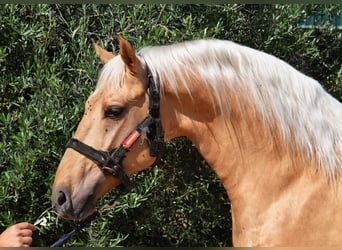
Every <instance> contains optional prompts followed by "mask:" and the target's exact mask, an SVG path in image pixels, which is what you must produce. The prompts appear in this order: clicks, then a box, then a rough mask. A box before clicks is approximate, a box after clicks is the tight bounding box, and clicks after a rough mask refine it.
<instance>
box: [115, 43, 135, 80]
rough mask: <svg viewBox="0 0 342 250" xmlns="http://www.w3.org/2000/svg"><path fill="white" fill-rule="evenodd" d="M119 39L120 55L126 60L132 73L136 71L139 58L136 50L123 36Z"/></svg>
mask: <svg viewBox="0 0 342 250" xmlns="http://www.w3.org/2000/svg"><path fill="white" fill-rule="evenodd" d="M118 40H119V45H120V55H121V58H122V60H123V61H124V63H125V64H126V65H127V67H128V68H129V70H130V71H131V72H132V73H136V72H137V61H138V58H137V56H136V54H135V51H134V49H133V47H132V45H131V44H130V43H129V42H128V41H126V40H125V39H123V38H122V37H119V38H118Z"/></svg>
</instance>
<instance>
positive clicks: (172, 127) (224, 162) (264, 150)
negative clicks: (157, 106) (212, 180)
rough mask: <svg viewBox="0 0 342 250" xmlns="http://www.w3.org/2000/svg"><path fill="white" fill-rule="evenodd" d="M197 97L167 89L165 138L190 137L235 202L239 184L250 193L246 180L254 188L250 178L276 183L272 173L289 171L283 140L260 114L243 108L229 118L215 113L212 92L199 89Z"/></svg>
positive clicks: (164, 122) (163, 111) (164, 110)
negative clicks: (267, 130)
mask: <svg viewBox="0 0 342 250" xmlns="http://www.w3.org/2000/svg"><path fill="white" fill-rule="evenodd" d="M193 96H194V98H193V99H192V98H190V97H189V96H188V94H187V93H186V91H183V92H182V90H180V91H179V93H178V97H179V98H178V97H177V96H176V95H174V94H173V92H172V90H171V89H169V91H168V89H167V88H166V93H165V94H164V95H163V97H162V100H161V101H162V105H161V108H162V114H167V117H164V119H163V125H164V128H165V133H166V134H165V137H166V139H167V140H168V139H172V138H174V137H177V136H187V137H188V138H189V139H190V140H191V141H192V142H193V143H194V144H195V146H196V148H197V149H198V150H199V152H200V153H201V155H202V156H203V157H204V158H205V160H206V161H207V162H208V164H209V165H210V166H211V167H212V168H213V170H214V171H215V172H216V174H217V175H218V177H219V178H220V179H221V181H222V183H223V185H224V186H225V188H226V190H227V192H228V194H229V196H230V198H231V199H232V198H233V197H232V196H234V194H235V193H236V192H237V191H238V190H237V189H238V186H240V185H241V188H242V189H244V187H243V185H244V184H243V183H244V182H246V183H249V184H251V182H250V181H248V180H247V179H248V176H251V177H252V178H253V179H255V178H256V179H257V181H258V182H259V184H260V183H261V182H262V181H265V182H268V183H269V180H268V179H271V180H272V179H274V177H273V176H272V172H273V173H274V174H275V175H276V174H279V172H281V171H282V170H281V169H282V168H288V166H289V164H290V162H289V159H290V158H289V157H288V155H287V154H286V152H285V150H284V148H282V144H281V142H280V139H279V138H280V136H279V135H278V133H276V132H275V133H273V134H270V133H267V132H265V131H266V130H265V129H264V127H263V125H262V124H261V121H260V120H258V119H257V118H256V117H255V115H253V114H251V113H249V112H248V110H247V109H246V110H245V112H244V114H243V115H242V114H241V112H240V110H239V108H238V107H235V108H236V110H235V111H234V109H235V108H234V107H231V112H230V115H229V117H227V116H226V115H224V114H222V113H221V112H220V111H219V110H217V109H216V110H215V109H213V105H212V103H211V100H212V98H211V97H210V96H208V95H207V93H206V91H203V90H199V91H198V92H196V93H194V95H193ZM231 100H232V99H231ZM232 106H233V104H232ZM276 165H279V166H276ZM265 173H267V175H265ZM258 175H260V177H258ZM266 177H267V178H266ZM269 184H270V183H269Z"/></svg>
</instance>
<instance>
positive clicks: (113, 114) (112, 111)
mask: <svg viewBox="0 0 342 250" xmlns="http://www.w3.org/2000/svg"><path fill="white" fill-rule="evenodd" d="M124 111H125V109H124V108H123V107H120V106H109V107H107V108H106V110H105V112H104V116H105V118H111V119H119V118H120V117H121V116H122V114H123V113H124Z"/></svg>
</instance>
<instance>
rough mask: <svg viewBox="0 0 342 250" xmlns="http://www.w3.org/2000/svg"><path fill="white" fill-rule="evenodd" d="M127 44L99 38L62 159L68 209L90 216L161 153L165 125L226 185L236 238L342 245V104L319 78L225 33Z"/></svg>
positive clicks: (62, 197) (59, 204) (57, 189)
mask: <svg viewBox="0 0 342 250" xmlns="http://www.w3.org/2000/svg"><path fill="white" fill-rule="evenodd" d="M119 44H120V55H117V56H114V55H113V54H111V53H109V52H107V51H105V50H104V49H102V48H100V47H99V46H98V45H97V44H95V43H94V46H95V49H96V52H97V54H98V55H99V57H100V59H101V60H102V61H103V63H105V65H104V68H103V70H102V73H101V75H100V77H99V80H98V83H97V86H96V90H95V91H94V93H93V94H92V95H91V96H90V97H89V98H88V100H87V102H86V104H85V113H84V116H83V118H82V120H81V122H80V123H79V125H78V128H77V130H76V132H75V135H74V138H73V139H71V141H69V143H68V148H67V149H66V151H65V154H64V156H63V158H62V160H61V162H60V165H59V167H58V169H57V173H56V176H55V181H54V185H53V193H52V202H53V205H54V206H55V207H56V209H57V211H58V212H59V214H60V215H61V216H63V217H65V218H69V219H82V218H84V217H86V216H88V215H89V214H91V213H92V212H93V211H94V209H95V204H96V202H97V200H98V199H99V198H100V197H101V196H103V195H104V194H105V193H107V192H109V191H110V190H111V189H112V188H114V187H116V186H118V185H119V184H120V187H121V188H122V189H123V190H124V191H127V190H128V189H129V178H128V176H129V175H132V174H133V173H136V172H138V171H140V170H142V169H145V168H147V167H149V166H150V165H151V164H153V162H154V161H155V159H156V157H157V158H159V151H160V150H161V145H160V144H161V143H160V142H161V141H162V142H163V136H164V140H165V141H167V140H170V139H172V138H175V137H178V136H187V137H188V138H189V139H190V140H191V141H192V142H193V143H194V144H195V146H196V147H197V149H198V150H199V152H200V153H201V155H202V156H203V157H204V158H205V160H206V161H207V162H208V163H209V165H210V166H211V167H212V169H213V170H214V171H215V173H216V174H217V176H218V177H219V178H220V180H221V181H222V183H223V185H224V187H225V189H226V191H227V194H228V196H229V198H230V201H231V205H232V208H231V213H232V221H233V243H234V245H236V246H319V245H341V244H342V237H341V233H342V195H341V190H340V189H341V182H340V179H339V175H340V169H341V167H340V165H341V159H340V156H341V149H342V122H341V120H342V106H341V104H340V103H339V102H338V101H337V100H335V99H334V98H333V97H332V96H330V95H329V94H328V93H327V92H326V91H325V90H324V89H323V88H322V87H321V85H320V84H319V83H318V82H317V81H315V80H313V79H311V78H310V77H308V76H305V75H304V74H302V73H300V72H298V71H297V70H295V69H294V68H292V67H291V66H290V65H288V64H287V63H285V62H283V61H281V60H279V59H277V58H275V57H274V56H271V55H268V54H266V53H263V52H260V51H257V50H254V49H251V48H248V47H244V46H241V45H238V44H235V43H233V42H229V41H221V40H196V41H188V42H182V43H178V44H173V45H168V46H152V47H145V48H142V49H140V50H139V51H137V52H135V51H134V49H133V48H132V46H131V45H130V43H129V42H127V41H126V40H124V39H123V38H119ZM159 118H160V119H159ZM160 121H161V122H160ZM163 129H164V130H165V134H164V132H163ZM162 144H163V143H162Z"/></svg>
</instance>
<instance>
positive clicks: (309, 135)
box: [100, 40, 342, 177]
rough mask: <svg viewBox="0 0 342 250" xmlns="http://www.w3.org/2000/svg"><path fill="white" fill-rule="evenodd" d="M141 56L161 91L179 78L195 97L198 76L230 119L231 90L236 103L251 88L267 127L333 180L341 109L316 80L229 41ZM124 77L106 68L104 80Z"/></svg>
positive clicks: (340, 145) (152, 50)
mask: <svg viewBox="0 0 342 250" xmlns="http://www.w3.org/2000/svg"><path fill="white" fill-rule="evenodd" d="M138 54H139V55H140V56H141V57H143V59H144V60H145V61H146V63H147V65H148V67H149V68H150V70H151V71H152V73H153V75H154V77H158V78H159V83H160V88H161V91H163V90H164V89H163V83H164V82H165V81H166V79H167V81H168V82H169V83H170V84H171V86H172V88H173V89H174V91H175V93H177V90H178V88H179V85H178V84H179V83H178V82H177V80H176V79H177V78H178V79H179V78H181V79H182V84H183V85H184V87H185V88H186V89H187V90H188V93H189V96H190V97H191V98H194V97H192V95H191V89H190V87H189V85H190V83H188V82H186V80H185V79H186V78H187V76H191V77H190V78H194V77H196V75H200V77H201V79H204V82H205V85H206V86H205V87H206V88H208V89H210V90H211V91H214V96H215V98H216V99H217V100H218V102H219V103H220V107H221V110H222V111H224V112H226V113H227V115H229V96H228V95H227V91H226V90H227V85H228V84H229V89H231V90H233V91H234V94H235V95H236V96H237V99H238V100H239V99H243V98H239V97H243V96H244V94H245V91H244V90H246V89H248V90H249V91H250V93H251V95H252V97H253V99H254V100H253V103H254V105H255V107H254V108H255V110H258V111H259V112H260V113H261V115H262V118H263V120H264V122H265V124H266V126H268V127H269V128H270V129H272V124H277V125H278V127H279V129H280V132H281V135H282V137H283V139H284V141H285V143H286V144H287V145H288V147H291V145H293V143H294V142H295V143H296V144H297V145H299V146H300V147H301V148H303V149H304V151H305V152H307V154H308V156H309V157H310V158H315V159H317V161H318V162H319V166H320V167H322V168H324V169H325V171H326V173H327V175H328V176H330V177H334V175H335V173H336V170H337V169H338V168H339V165H340V160H339V157H338V154H339V153H340V152H339V150H340V149H342V137H341V135H342V105H341V104H340V103H339V102H338V101H337V100H336V99H334V98H333V97H332V96H330V95H329V94H328V93H327V92H326V91H325V90H324V89H323V88H322V87H321V85H320V84H319V83H318V82H317V81H315V80H314V79H312V78H310V77H308V76H306V75H304V74H302V73H301V72H299V71H297V70H295V69H294V68H293V67H291V66H290V65H289V64H287V63H285V62H284V61H281V60H280V59H277V58H276V57H274V56H272V55H269V54H266V53H263V52H260V51H257V50H254V49H251V48H248V47H244V46H241V45H238V44H236V43H233V42H229V41H221V40H196V41H189V42H183V43H178V44H174V45H168V46H153V47H145V48H142V49H141V50H139V52H138ZM112 61H113V62H110V63H112V64H116V65H117V64H119V63H118V62H117V60H112ZM114 61H115V62H114ZM120 61H121V60H120ZM113 66H114V65H111V67H110V68H111V69H113ZM119 68H121V71H122V67H119ZM185 68H186V69H187V70H184V69H185ZM191 68H192V69H193V70H194V71H190V69H191ZM119 71H120V70H119ZM120 74H121V75H119V74H118V71H116V73H113V71H112V70H109V67H105V68H104V71H103V73H102V75H101V77H102V78H104V77H105V78H107V77H110V78H111V81H113V80H114V79H113V77H115V78H116V80H117V81H118V80H120V79H121V77H122V73H120ZM184 74H186V75H184ZM101 77H100V79H101ZM195 79H196V78H195ZM227 79H228V80H227Z"/></svg>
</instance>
